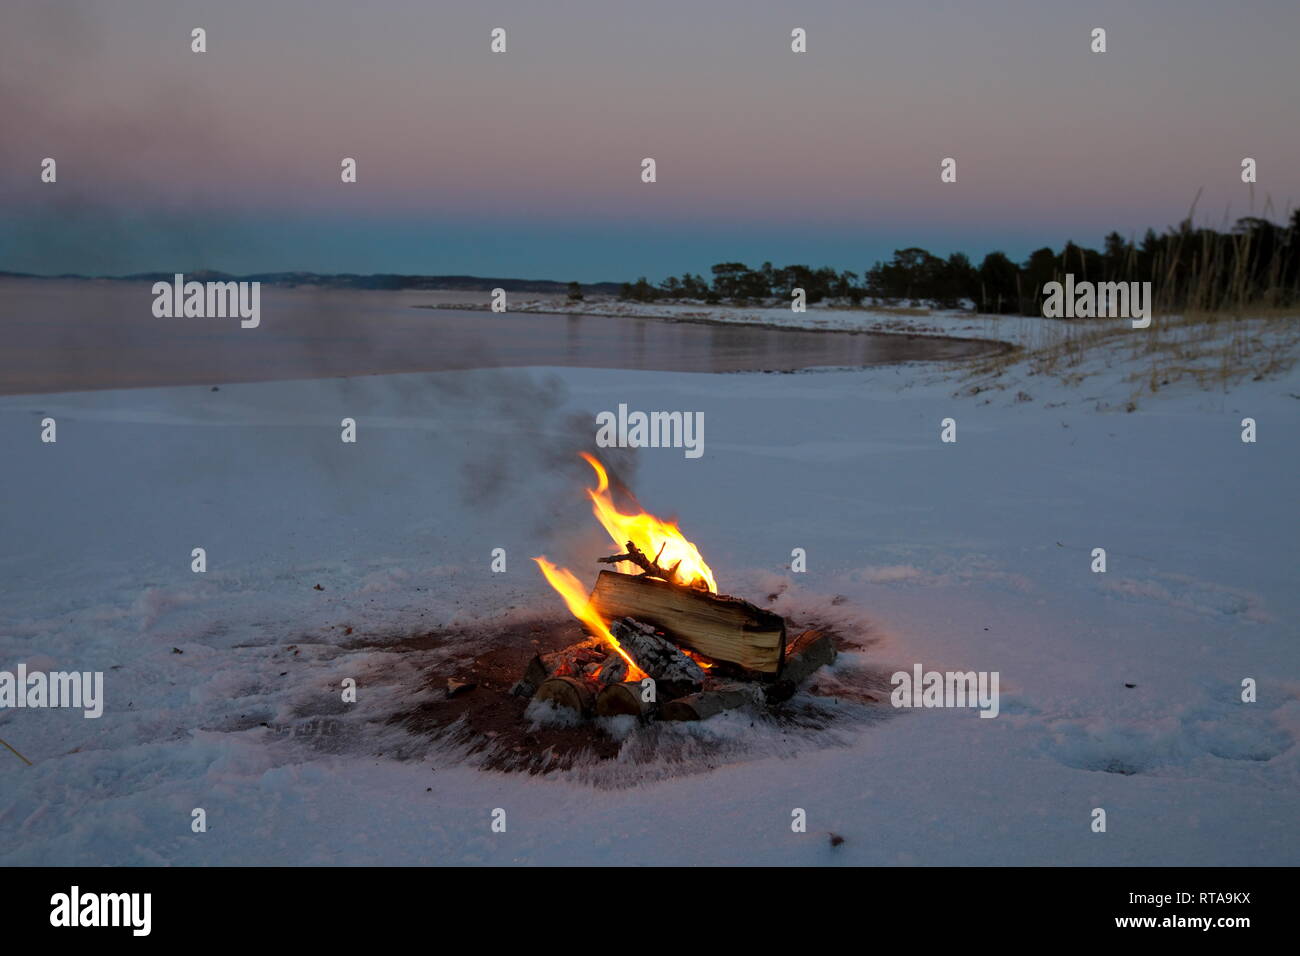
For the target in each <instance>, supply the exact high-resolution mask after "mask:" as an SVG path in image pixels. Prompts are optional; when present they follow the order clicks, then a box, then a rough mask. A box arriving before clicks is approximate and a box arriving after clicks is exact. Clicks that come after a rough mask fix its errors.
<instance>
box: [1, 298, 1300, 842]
mask: <svg viewBox="0 0 1300 956" xmlns="http://www.w3.org/2000/svg"><path fill="white" fill-rule="evenodd" d="M808 314H809V315H810V316H813V319H810V321H814V320H816V319H817V318H819V316H818V315H817V313H816V312H815V311H814V312H810V313H808ZM917 321H918V322H935V325H936V327H939V326H940V323H939V322H937V321H935V317H933V316H931V317H928V318H924V319H918V320H917ZM952 321H953V323H957V322H961V323H974V322H975V320H972V319H969V318H960V319H954V320H952ZM980 321H987V322H989V323H992V324H994V325H995V326H996V331H997V334H998V335H999V336H1004V335H1005V334H1006V333H1005V329H1007V328H1009V327H1010V323H1009V322H1008V320H1002V319H989V320H980ZM1012 321H1013V322H1019V321H1020V320H1012ZM943 327H945V328H948V327H950V326H943ZM969 331H970V334H975V331H976V330H973V329H972V330H969ZM990 334H991V333H990ZM1025 334H1026V335H1031V334H1034V333H1032V332H1026V333H1025ZM1126 362H1128V359H1126V358H1125V355H1124V354H1123V353H1122V352H1118V351H1117V352H1115V353H1114V354H1108V355H1106V356H1104V357H1100V356H1099V357H1098V358H1097V359H1096V360H1095V361H1094V362H1093V363H1092V364H1091V365H1089V366H1088V368H1087V369H1086V371H1087V372H1088V377H1087V379H1086V380H1085V381H1084V383H1083V384H1065V383H1063V382H1062V381H1060V380H1059V379H1056V378H1052V377H1050V376H1046V375H1031V374H1029V371H1028V370H1027V369H1026V368H1025V366H1023V365H1020V366H1015V367H1013V368H1011V369H1010V370H1009V371H1007V372H1006V373H1005V374H1004V375H1003V376H1002V377H1001V378H1000V379H998V380H997V383H996V384H997V387H995V388H992V389H988V390H982V391H979V392H978V393H976V394H972V393H971V392H972V390H971V389H970V387H969V385H970V382H971V379H970V378H968V376H967V372H965V371H964V370H961V369H953V368H942V367H939V366H933V365H913V366H896V367H879V368H873V369H866V370H830V371H815V372H808V373H798V374H781V375H776V374H742V375H724V376H711V375H696V374H665V373H652V372H627V371H612V370H593V369H530V370H514V371H500V370H482V371H467V372H450V373H439V374H428V375H398V376H374V377H366V378H357V379H350V380H338V379H333V380H316V381H298V382H278V383H277V382H272V383H262V384H251V385H229V386H225V385H223V386H222V388H221V390H220V391H219V392H211V391H210V390H209V389H208V388H206V387H203V388H164V389H141V390H123V391H112V392H92V393H70V394H59V395H39V396H8V397H3V398H0V447H3V448H4V449H5V450H6V456H5V463H4V471H3V474H4V479H3V481H4V485H3V487H4V496H3V504H0V582H3V584H2V585H0V592H2V593H0V599H2V600H3V607H4V611H3V614H2V615H0V669H8V670H13V669H14V667H16V665H17V664H18V663H19V662H26V663H27V665H28V667H29V668H33V669H36V668H39V669H44V670H54V669H77V670H102V671H104V673H105V697H106V700H105V713H104V716H103V717H102V718H100V719H98V720H88V719H85V718H83V717H82V716H81V712H80V711H64V710H58V711H55V710H39V711H33V710H5V711H0V737H3V738H4V739H5V740H7V741H8V742H9V743H11V744H12V745H14V746H15V747H16V748H17V749H18V750H19V751H21V752H22V753H24V754H25V755H26V756H27V757H28V758H29V759H31V760H32V761H33V766H31V767H27V766H24V765H23V764H22V763H20V762H19V761H18V760H16V759H15V758H13V756H12V755H11V754H9V753H8V751H5V750H3V749H0V780H2V781H3V785H2V786H0V863H2V864H4V865H23V864H72V863H77V864H99V863H103V864H299V863H301V864H320V863H331V864H366V863H385V864H450V863H456V864H465V863H468V864H554V863H588V864H602V863H645V864H669V863H672V864H688V865H690V864H735V863H740V864H769V865H780V864H859V865H861V864H865V865H877V864H942V863H959V864H1141V865H1174V864H1182V865H1236V864H1282V865H1295V864H1296V863H1300V836H1298V835H1297V833H1298V829H1297V827H1296V825H1295V822H1296V820H1297V818H1298V816H1300V772H1298V770H1300V760H1298V758H1297V748H1296V746H1295V742H1296V737H1297V734H1300V653H1298V652H1297V646H1296V632H1295V621H1296V620H1297V619H1298V614H1297V612H1298V611H1300V607H1297V604H1298V603H1300V593H1298V592H1297V589H1296V588H1295V572H1296V568H1297V561H1296V557H1297V554H1296V547H1297V546H1296V542H1297V541H1298V540H1300V527H1297V524H1298V522H1297V511H1296V508H1295V480H1294V476H1295V474H1296V470H1297V448H1298V447H1300V446H1298V445H1297V437H1298V429H1300V401H1297V395H1300V375H1298V374H1297V373H1296V372H1295V371H1294V370H1292V371H1290V372H1286V373H1284V374H1282V375H1281V376H1280V377H1275V378H1270V379H1265V380H1262V381H1245V382H1241V383H1238V384H1236V385H1235V386H1233V387H1232V388H1231V389H1230V390H1229V391H1227V392H1224V391H1222V390H1220V391H1204V390H1201V389H1199V388H1197V387H1196V386H1195V385H1193V384H1191V383H1190V382H1186V381H1182V382H1178V383H1176V384H1174V385H1173V386H1171V387H1169V388H1166V389H1163V390H1162V391H1161V392H1160V393H1159V394H1158V395H1156V396H1152V397H1150V398H1147V399H1144V400H1143V401H1141V402H1140V403H1139V404H1138V407H1137V409H1136V410H1135V411H1133V412H1132V413H1126V412H1125V411H1124V410H1123V409H1124V407H1125V406H1126V402H1127V401H1128V399H1129V397H1130V395H1131V394H1132V391H1133V386H1132V383H1131V381H1130V375H1131V374H1132V373H1133V371H1134V369H1133V367H1132V365H1131V363H1129V364H1126ZM1020 391H1025V392H1027V393H1028V394H1029V395H1030V396H1031V398H1032V400H1030V401H1023V400H1021V401H1017V400H1016V398H1015V396H1016V394H1017V393H1018V392H1020ZM618 401H626V402H627V403H628V404H629V407H633V408H659V407H667V408H674V409H680V408H685V409H690V410H699V411H703V412H704V414H705V417H706V419H707V422H708V428H707V431H706V435H707V440H706V443H705V450H704V455H703V457H702V458H700V459H696V460H692V459H687V458H685V457H684V456H683V455H682V454H681V450H680V449H676V450H674V449H647V450H643V451H640V452H637V453H635V455H631V454H626V453H625V455H624V456H623V457H624V458H625V459H627V458H634V459H635V464H636V472H635V481H634V485H635V487H636V489H637V491H638V493H639V495H640V497H641V500H642V503H643V504H644V505H645V506H646V507H647V508H650V509H651V510H655V511H657V512H661V513H668V514H671V513H675V514H677V516H678V517H679V518H680V521H681V525H682V528H683V530H684V531H685V533H686V534H687V536H688V537H690V538H692V539H693V540H694V541H695V542H696V543H697V544H698V545H699V546H700V548H701V551H702V552H703V554H704V555H705V557H706V559H707V560H708V561H709V562H710V563H711V565H712V566H713V568H714V570H715V572H716V573H717V575H718V578H719V584H720V586H721V588H722V589H723V590H724V591H727V592H730V593H736V594H740V595H743V596H747V597H750V598H751V599H755V600H759V601H761V600H762V599H763V598H764V596H766V595H767V594H769V593H779V597H778V598H777V599H776V601H775V603H774V604H773V607H774V608H775V609H776V610H777V611H779V612H781V613H785V614H789V615H795V616H800V615H802V616H815V617H817V618H818V619H820V620H824V621H827V622H828V623H833V624H835V625H837V626H838V627H840V628H841V629H842V630H844V631H846V632H851V633H853V634H854V635H855V636H857V637H858V638H860V639H861V640H862V643H863V645H864V647H863V649H862V650H860V651H855V652H851V653H847V654H844V655H842V656H841V659H840V660H839V661H838V662H837V663H836V665H835V669H834V673H833V674H832V675H830V676H829V677H828V678H827V679H828V680H832V681H833V680H836V679H844V680H848V679H849V678H851V677H852V676H853V675H854V674H870V675H872V676H873V678H874V679H875V680H878V681H886V682H887V679H888V675H889V674H890V673H891V672H892V671H894V670H910V669H911V667H912V666H913V665H914V664H916V663H920V664H922V665H923V666H924V667H925V668H926V669H927V670H930V669H933V670H977V671H998V672H999V673H1000V675H1001V688H1002V701H1001V713H1000V714H999V716H998V717H997V718H995V719H979V717H978V713H977V712H976V711H974V710H955V709H954V710H895V709H894V708H892V707H890V706H888V704H887V703H883V702H882V703H880V704H878V705H876V706H873V707H864V706H863V705H860V704H850V703H848V702H839V703H837V704H835V705H834V706H838V707H840V708H842V709H843V710H842V712H843V713H844V714H845V715H846V716H847V717H848V718H851V719H846V720H844V721H841V722H840V723H837V724H835V725H834V726H833V727H832V728H831V729H830V730H828V731H826V732H824V733H822V734H820V735H819V734H818V733H816V732H814V731H811V730H805V731H800V732H794V731H792V732H789V733H784V734H783V733H780V732H777V731H775V730H773V729H771V728H765V727H761V726H760V727H751V726H749V720H748V718H747V717H745V716H744V715H743V714H725V715H722V716H719V717H717V718H715V719H714V720H711V721H708V722H705V723H704V724H701V725H698V726H695V727H682V728H673V729H672V730H671V731H664V732H663V733H664V734H668V733H671V734H672V735H674V736H671V737H669V736H664V737H661V738H657V739H658V741H659V743H660V744H661V745H662V746H663V747H664V748H665V751H664V752H665V753H671V754H677V755H681V754H684V755H685V759H684V760H683V761H681V763H680V765H673V764H672V763H671V761H668V760H667V759H664V760H660V761H658V762H656V758H655V754H654V753H647V752H646V751H645V747H646V743H645V741H644V740H642V739H641V738H639V737H638V735H637V734H635V733H633V734H628V728H627V727H626V726H622V727H614V728H611V729H612V730H613V732H614V733H615V734H616V736H620V737H625V739H626V744H625V748H626V750H625V753H624V754H623V755H622V757H621V758H620V759H619V760H617V761H610V762H606V763H605V764H604V765H602V766H599V767H585V768H584V767H580V768H575V769H574V770H572V771H568V772H555V773H552V774H549V775H544V776H528V775H526V774H501V773H492V772H486V771H482V770H479V769H476V768H475V767H474V766H473V765H471V764H470V763H467V762H466V761H464V760H463V759H460V758H459V757H458V756H457V755H456V754H454V753H452V752H450V751H448V750H446V749H440V748H430V747H429V746H428V744H427V742H426V741H422V740H418V739H415V738H413V737H411V736H410V735H409V734H407V733H406V732H405V731H403V730H401V729H400V728H398V727H395V726H393V725H390V724H388V723H387V722H386V718H387V717H388V716H389V715H390V714H391V713H393V711H394V709H395V708H396V707H398V706H399V705H402V704H409V703H410V702H411V700H412V699H414V698H416V697H418V695H419V694H421V693H429V691H423V690H421V689H420V687H421V684H420V680H419V675H420V671H421V668H422V667H426V666H427V665H428V664H429V662H430V661H431V660H433V659H436V655H437V654H438V653H439V652H438V651H426V652H420V653H416V652H401V651H399V650H398V649H395V648H394V647H392V646H384V645H379V646H377V645H376V644H375V643H373V642H371V643H359V642H357V641H356V640H355V637H357V636H360V635H363V634H364V635H368V636H388V637H391V638H393V639H394V640H396V639H397V638H400V637H402V636H403V635H406V634H411V633H417V632H420V631H421V630H429V629H431V628H433V627H435V626H447V625H456V624H466V623H472V622H485V621H486V622H491V621H492V620H494V619H495V618H498V617H501V618H503V619H516V618H519V619H522V618H525V617H536V616H538V615H544V614H554V615H555V617H556V619H559V618H560V617H562V615H563V610H562V608H560V606H559V601H558V598H556V597H555V596H554V595H553V594H552V593H551V592H550V591H549V589H547V587H546V586H545V584H544V582H543V581H542V580H541V577H540V575H538V574H537V571H536V568H535V567H534V565H533V564H532V562H531V561H529V560H528V558H529V557H530V556H531V555H534V554H541V553H546V554H548V555H549V556H550V557H551V558H552V559H553V560H557V561H560V562H561V563H565V564H567V565H568V566H570V567H572V568H574V569H575V570H578V571H579V572H580V573H581V574H585V575H587V579H588V580H590V579H593V578H594V575H595V570H596V566H595V565H594V563H593V558H594V556H596V555H598V554H601V553H605V546H606V545H607V543H608V542H607V541H606V540H605V539H604V538H603V533H602V532H600V530H599V528H597V527H596V526H595V522H594V520H593V519H592V518H591V516H590V512H589V506H588V504H587V502H586V499H585V496H584V495H583V494H582V488H583V487H584V486H585V483H586V480H587V473H586V466H585V465H584V464H583V463H582V462H580V461H577V459H576V457H574V456H573V455H572V451H573V450H575V449H576V448H577V447H580V443H581V442H583V441H584V440H585V441H587V442H589V441H590V437H591V434H592V433H593V432H594V415H595V413H596V412H597V411H600V410H604V409H608V408H612V407H614V405H615V403H616V402H618ZM1048 406H1052V407H1050V408H1049V407H1048ZM45 416H50V417H53V418H55V419H56V420H57V421H58V442H57V443H56V444H52V445H50V444H42V443H41V442H40V441H39V422H40V420H41V419H42V418H43V417H45ZM1246 416H1250V417H1253V418H1255V419H1256V420H1257V422H1258V427H1259V441H1258V442H1257V443H1255V444H1244V443H1242V442H1241V441H1240V437H1239V436H1240V422H1241V419H1242V418H1243V417H1246ZM344 417H353V418H355V419H356V420H357V422H358V436H359V437H358V442H357V444H355V445H347V444H344V443H342V442H340V440H339V421H340V419H342V418H344ZM947 417H952V418H955V419H956V421H957V428H958V441H957V442H956V443H955V444H944V443H941V442H940V440H939V432H940V422H941V420H942V419H944V418H947ZM557 529H564V532H563V533H562V534H558V535H557ZM195 547H204V548H206V549H207V555H208V571H207V572H206V573H204V574H195V573H192V572H191V570H190V561H191V557H190V553H191V550H192V549H193V548H195ZM494 547H503V548H505V549H506V550H507V554H508V571H507V573H505V574H493V573H491V572H490V570H489V563H490V559H491V555H490V552H491V550H492V549H493V548H494ZM795 547H801V548H805V549H806V550H807V554H808V571H807V573H804V574H794V573H790V572H789V570H788V565H789V561H790V554H791V550H792V549H793V548H795ZM1096 547H1104V548H1105V549H1106V551H1107V561H1108V568H1107V571H1106V573H1104V574H1095V573H1093V572H1092V571H1091V570H1090V565H1091V562H1092V558H1091V552H1092V549H1093V548H1096ZM317 584H319V585H320V586H321V588H322V590H315V587H314V586H315V585H317ZM348 627H352V628H354V629H355V634H354V636H353V637H347V636H345V633H344V631H345V629H346V628H348ZM177 652H179V653H177ZM348 677H351V678H354V679H355V680H356V681H357V684H358V688H359V690H358V699H357V702H356V703H355V704H345V703H343V701H342V700H341V697H340V685H341V682H342V681H343V680H344V679H345V678H348ZM1244 678H1254V679H1255V680H1256V681H1258V702H1256V703H1250V704H1247V703H1242V702H1241V700H1240V693H1241V681H1242V680H1243V679H1244ZM1126 684H1133V685H1135V686H1133V687H1131V688H1130V687H1127V686H1126ZM887 690H888V687H887V683H886V693H887ZM625 723H626V722H625ZM264 725H265V726H264ZM638 747H640V748H641V749H640V750H638V749H637V748H638ZM196 807H202V808H204V809H205V810H206V812H207V819H208V832H207V833H201V834H196V833H193V832H191V829H190V821H191V811H192V810H193V809H194V808H196ZM1096 807H1101V808H1104V809H1105V810H1106V813H1107V832H1106V833H1094V832H1092V831H1091V829H1090V824H1091V822H1092V816H1091V814H1092V810H1093V808H1096ZM497 808H500V809H504V810H505V811H506V815H507V829H506V832H504V833H496V832H493V830H492V828H491V823H492V813H493V810H494V809H497ZM795 808H803V809H805V810H806V811H807V816H808V832H807V833H795V832H792V830H791V826H790V823H791V819H792V817H791V814H792V811H793V810H794V809H795ZM831 831H833V832H835V833H837V834H840V835H842V836H843V837H844V838H845V841H844V843H843V844H842V845H840V846H837V847H831V846H830V845H829V841H828V839H827V837H826V834H827V832H831Z"/></svg>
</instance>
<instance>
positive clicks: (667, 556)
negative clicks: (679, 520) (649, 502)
mask: <svg viewBox="0 0 1300 956" xmlns="http://www.w3.org/2000/svg"><path fill="white" fill-rule="evenodd" d="M582 457H583V458H584V459H585V460H586V462H587V464H589V465H591V467H592V468H594V469H595V471H596V479H597V482H598V483H597V486H596V488H594V489H591V488H588V489H587V496H588V497H589V498H591V510H592V513H593V514H595V516H596V520H597V521H599V522H600V523H601V525H602V526H604V528H605V530H606V531H607V532H609V537H610V540H612V541H613V542H614V545H615V547H617V548H618V549H619V550H620V551H622V549H623V547H624V545H626V544H627V542H629V541H631V542H632V543H633V544H635V545H636V546H637V547H638V548H640V549H641V551H642V552H644V553H645V555H646V556H647V557H649V558H651V559H654V561H655V562H656V563H657V564H658V565H659V566H660V567H661V568H665V569H669V570H671V569H672V568H673V567H674V566H675V567H676V569H677V570H676V573H675V575H674V577H675V578H676V580H677V582H678V583H681V584H688V585H690V586H692V587H702V588H707V589H708V590H709V591H711V592H713V593H714V594H716V593H717V591H718V585H717V582H716V581H714V579H713V571H712V570H710V568H709V566H708V565H707V564H705V563H704V558H702V557H700V552H699V549H698V548H696V547H695V545H693V544H691V543H690V542H689V541H687V540H686V538H685V537H684V536H683V535H682V533H681V531H680V530H678V528H677V525H676V524H674V523H673V522H671V521H661V520H659V519H658V518H656V517H655V516H654V515H652V514H650V513H649V512H646V511H640V512H638V513H637V514H623V513H622V512H621V511H619V510H618V509H617V508H615V507H614V501H613V499H612V498H611V497H610V494H609V476H608V475H607V474H606V472H605V468H604V466H603V465H601V463H600V462H599V461H597V460H596V459H595V458H593V457H592V456H591V455H588V454H586V453H585V452H584V453H583V455H582ZM619 570H620V571H623V572H625V573H631V572H633V571H634V570H635V566H634V565H631V564H627V563H626V562H624V564H623V565H620V566H619Z"/></svg>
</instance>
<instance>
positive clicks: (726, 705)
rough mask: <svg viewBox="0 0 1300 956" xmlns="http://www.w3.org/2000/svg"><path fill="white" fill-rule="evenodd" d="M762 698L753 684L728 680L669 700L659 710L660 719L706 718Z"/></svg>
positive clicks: (757, 701) (756, 701)
mask: <svg viewBox="0 0 1300 956" xmlns="http://www.w3.org/2000/svg"><path fill="white" fill-rule="evenodd" d="M762 699H763V696H762V693H761V692H760V691H759V690H758V688H757V687H756V686H755V685H753V684H742V683H739V682H734V681H733V682H728V683H724V684H717V685H715V686H713V687H711V688H710V689H708V690H706V691H701V692H700V693H698V694H689V695H687V696H686V697H681V698H678V699H677V700H670V701H668V703H666V704H664V706H663V708H662V710H661V711H660V714H659V717H660V719H661V720H708V719H709V718H710V717H712V716H713V715H714V714H720V713H722V712H723V711H724V710H735V709H736V708H737V707H744V706H745V705H746V704H756V703H759V702H760V701H761V700H762Z"/></svg>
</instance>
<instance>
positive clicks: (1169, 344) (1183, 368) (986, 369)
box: [967, 307, 1300, 410]
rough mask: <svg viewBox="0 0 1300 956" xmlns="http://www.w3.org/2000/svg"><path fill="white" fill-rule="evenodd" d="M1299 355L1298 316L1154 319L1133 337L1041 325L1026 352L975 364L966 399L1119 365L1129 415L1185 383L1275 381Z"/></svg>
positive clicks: (1121, 322)
mask: <svg viewBox="0 0 1300 956" xmlns="http://www.w3.org/2000/svg"><path fill="white" fill-rule="evenodd" d="M1298 354H1300V315H1297V310H1295V309H1277V308H1267V307H1259V308H1255V309H1252V310H1250V311H1249V312H1247V313H1243V314H1223V313H1219V312H1206V311H1197V312H1189V313H1187V314H1181V315H1168V314H1166V315H1155V316H1153V317H1152V320H1151V325H1150V326H1149V327H1148V328H1146V329H1134V328H1133V327H1132V324H1131V322H1130V321H1129V320H1127V319H1103V320H1053V319H1044V320H1042V324H1041V327H1040V328H1038V329H1035V331H1034V334H1033V336H1032V337H1031V341H1030V342H1028V343H1027V344H1025V345H1024V347H1023V348H1021V349H1018V350H1016V351H1013V352H1008V353H1004V354H1002V355H996V356H991V357H989V358H986V359H981V360H977V361H975V362H974V363H972V365H971V367H970V372H969V376H968V378H969V379H970V380H971V381H973V382H975V383H976V384H974V385H973V386H971V387H969V388H968V389H967V391H968V392H978V391H982V390H984V389H987V388H989V387H991V385H990V381H989V380H991V379H996V378H999V377H1001V376H1002V374H1003V373H1005V372H1007V371H1009V370H1011V369H1013V368H1017V367H1020V368H1023V369H1024V371H1025V372H1026V373H1027V374H1029V375H1046V376H1051V377H1054V378H1057V379H1058V380H1060V381H1062V382H1064V383H1065V384H1067V385H1077V384H1079V383H1081V382H1083V381H1085V380H1086V379H1087V378H1088V377H1089V376H1091V375H1094V374H1097V373H1099V372H1101V371H1103V370H1104V369H1105V368H1107V367H1110V366H1115V365H1120V366H1122V367H1124V368H1126V369H1127V372H1126V374H1125V380H1126V381H1128V382H1129V383H1130V384H1131V385H1132V388H1133V391H1132V394H1131V395H1130V397H1129V402H1128V407H1129V408H1130V410H1131V409H1133V408H1136V407H1137V404H1138V402H1139V401H1140V400H1141V399H1142V398H1144V397H1146V396H1149V395H1152V394H1155V393H1157V392H1159V391H1160V390H1161V389H1164V388H1167V387H1169V386H1171V385H1174V384H1177V383H1179V382H1183V381H1188V380H1190V381H1193V382H1195V384H1196V385H1197V386H1198V387H1200V388H1203V389H1217V390H1222V391H1227V390H1228V389H1229V388H1230V387H1231V386H1232V385H1234V384H1236V383H1238V382H1241V381H1244V380H1253V381H1261V380H1263V379H1267V378H1271V377H1274V376H1276V375H1279V374H1282V373H1284V372H1286V371H1287V370H1289V369H1290V368H1291V367H1292V366H1294V365H1295V362H1296V359H1297V355H1298Z"/></svg>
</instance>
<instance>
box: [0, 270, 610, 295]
mask: <svg viewBox="0 0 1300 956" xmlns="http://www.w3.org/2000/svg"><path fill="white" fill-rule="evenodd" d="M174 275H175V273H172V272H137V273H134V274H132V275H125V276H85V275H74V274H64V275H57V276H42V275H35V274H33V273H30V272H4V271H0V279H5V278H9V279H107V280H110V281H113V282H171V281H172V278H173V276H174ZM185 278H186V280H187V281H189V280H193V281H196V282H261V283H262V284H263V285H270V286H280V287H283V288H288V289H292V288H298V287H301V286H312V287H315V288H324V289H386V290H391V289H428V290H452V291H458V292H490V291H491V290H493V289H505V290H506V291H507V292H561V293H562V292H567V291H568V288H569V283H567V282H555V281H553V280H550V279H492V278H485V277H482V276H418V275H396V274H390V273H377V274H373V275H357V274H355V273H341V274H338V275H322V274H320V273H317V272H257V273H252V274H250V275H232V274H230V273H228V272H209V271H206V270H204V271H199V272H187V273H185ZM581 285H582V291H583V292H592V293H605V294H609V295H616V294H617V293H618V291H619V290H620V289H621V288H622V287H623V284H622V283H621V282H584V283H581Z"/></svg>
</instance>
